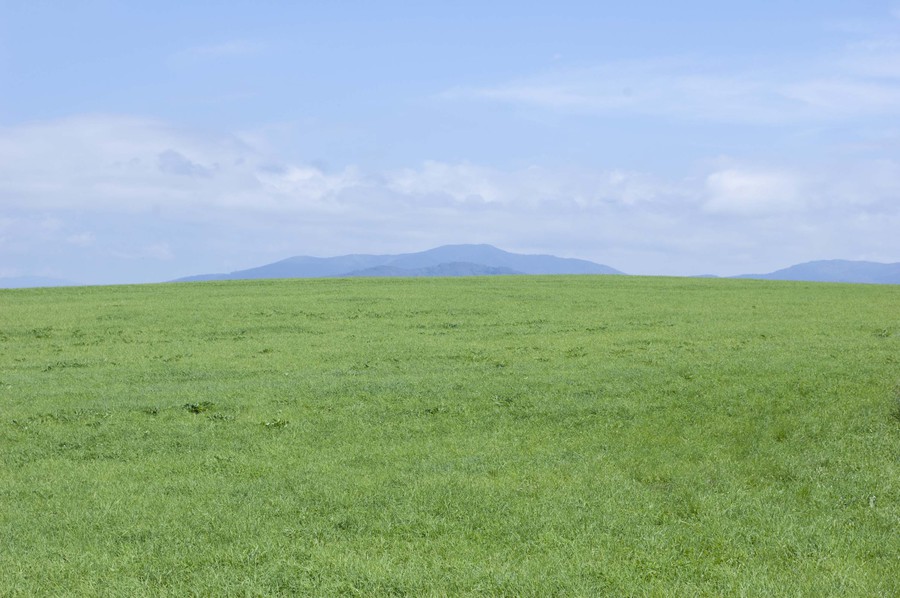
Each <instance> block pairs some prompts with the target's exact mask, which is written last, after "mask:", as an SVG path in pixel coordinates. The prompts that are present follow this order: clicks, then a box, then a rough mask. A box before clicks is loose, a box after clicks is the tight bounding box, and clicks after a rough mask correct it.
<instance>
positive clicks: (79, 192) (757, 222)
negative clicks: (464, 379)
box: [0, 115, 900, 282]
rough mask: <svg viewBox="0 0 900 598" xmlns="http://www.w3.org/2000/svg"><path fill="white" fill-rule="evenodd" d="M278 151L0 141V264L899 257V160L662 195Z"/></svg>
mask: <svg viewBox="0 0 900 598" xmlns="http://www.w3.org/2000/svg"><path fill="white" fill-rule="evenodd" d="M265 147H266V145H265V144H264V143H256V142H254V143H252V144H251V143H249V142H248V141H246V140H244V139H241V138H239V137H237V136H231V135H209V134H206V133H199V132H197V131H191V130H184V129H179V128H177V127H172V126H169V125H167V124H166V123H162V122H159V121H151V120H145V119H135V118H127V117H110V116H98V115H94V116H84V117H73V118H69V119H64V120H60V121H55V122H46V123H32V124H29V125H23V126H20V127H13V128H6V129H3V130H0V250H2V252H3V253H4V254H5V255H8V256H15V259H16V260H17V262H18V263H23V264H25V263H32V264H33V266H32V267H31V268H25V267H20V268H19V269H20V270H22V271H23V272H26V273H27V271H29V270H30V271H38V270H39V269H40V268H42V267H43V265H44V264H62V265H58V266H56V269H57V270H59V271H61V272H63V273H66V272H68V271H70V270H71V271H72V272H73V273H71V274H67V275H66V276H64V277H66V278H70V279H75V280H80V281H85V282H115V281H129V280H142V279H141V278H135V274H134V272H136V271H137V270H136V264H140V268H142V270H141V272H143V273H144V274H142V276H143V277H144V278H143V280H147V279H150V280H166V279H171V278H175V277H177V276H179V275H182V276H183V275H189V274H196V273H200V272H204V271H228V270H236V269H240V268H245V267H251V266H254V265H259V264H262V263H266V262H268V261H274V260H276V259H281V258H284V257H287V256H289V255H296V254H301V253H310V254H317V255H335V254H341V253H350V252H354V251H361V252H381V251H383V252H390V251H408V250H413V249H424V248H427V247H430V246H434V245H438V244H441V243H460V242H488V243H494V244H497V245H499V246H501V247H504V248H506V249H510V250H514V251H533V252H549V253H556V254H564V255H570V256H576V257H584V258H587V259H595V260H597V261H600V262H603V263H608V264H610V265H612V266H614V267H617V268H620V269H622V270H625V271H627V272H635V273H651V272H652V273H670V274H672V273H682V274H696V273H703V272H717V273H741V272H746V271H750V270H760V269H762V270H764V269H765V265H771V266H772V267H773V269H774V267H780V266H784V265H787V264H789V263H791V262H797V261H803V260H805V259H817V258H824V257H845V258H850V259H853V258H855V257H858V256H860V255H863V254H865V255H872V254H874V253H877V252H878V251H881V254H883V255H888V254H890V251H886V250H884V249H879V248H883V247H890V246H894V247H896V242H895V240H893V239H894V237H895V233H896V231H895V228H894V227H896V226H900V215H898V205H897V200H896V198H897V197H900V163H898V162H897V161H896V160H893V159H868V160H863V159H858V160H855V161H845V162H842V163H840V164H837V165H825V164H823V165H806V166H804V167H800V166H796V165H794V166H792V165H791V164H789V163H784V164H779V165H777V166H773V165H771V164H763V163H753V162H749V161H742V160H740V159H738V158H729V159H725V158H723V159H720V160H718V161H716V162H714V163H712V164H711V165H707V166H706V167H702V166H701V165H698V169H699V171H695V172H692V173H690V176H682V177H674V178H673V177H669V178H664V177H660V176H658V175H655V174H653V173H650V172H645V171H635V170H624V169H616V168H608V169H586V168H584V167H574V166H573V167H568V168H563V167H554V168H550V167H546V166H524V167H520V168H507V169H501V168H496V167H491V166H488V165H484V164H479V163H474V162H465V161H461V162H445V161H437V160H432V161H426V162H423V163H421V164H418V165H411V166H409V167H406V168H397V169H391V170H384V171H380V172H365V171H363V170H362V169H360V168H358V167H355V166H352V165H349V166H346V167H344V168H341V169H336V170H325V169H323V168H319V167H316V166H312V165H309V164H303V163H290V162H284V161H280V160H279V159H278V156H276V155H274V154H272V153H270V150H268V149H262V148H265ZM892 244H893V245H892ZM767 256H769V257H767ZM895 259H900V256H897V258H895ZM754 260H755V261H754ZM766 260H768V261H766ZM99 263H104V264H110V263H111V264H119V266H116V267H118V268H120V270H119V271H118V272H119V274H118V277H117V278H115V277H114V275H113V274H107V276H109V277H110V279H102V280H97V279H94V278H91V276H95V275H93V274H91V271H92V270H93V268H95V265H96V264H99ZM152 264H155V266H152V267H151V265H152ZM176 267H177V268H178V270H173V268H176ZM79 268H81V269H82V270H83V272H82V274H80V275H79V274H78V273H77V272H75V270H77V269H79ZM109 268H111V269H109V272H114V271H115V270H114V268H112V267H111V266H110V267H109Z"/></svg>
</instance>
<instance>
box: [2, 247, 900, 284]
mask: <svg viewBox="0 0 900 598" xmlns="http://www.w3.org/2000/svg"><path fill="white" fill-rule="evenodd" d="M513 274H625V273H624V272H621V271H619V270H616V269H615V268H612V267H610V266H606V265H603V264H597V263H594V262H590V261H587V260H580V259H573V258H560V257H556V256H553V255H523V254H517V253H510V252H507V251H503V250H501V249H498V248H496V247H493V246H491V245H444V246H442V247H437V248H434V249H430V250H427V251H421V252H417V253H403V254H397V255H368V254H352V255H343V256H337V257H326V258H321V257H310V256H297V257H290V258H287V259H284V260H281V261H277V262H273V263H271V264H266V265H263V266H259V267H256V268H250V269H247V270H239V271H236V272H229V273H219V274H200V275H196V276H189V277H186V278H179V279H177V280H175V281H172V282H198V281H209V280H248V279H262V278H334V277H378V276H406V277H421V276H496V275H513ZM734 278H754V279H764V280H795V281H810V282H848V283H870V284H900V263H893V264H883V263H877V262H866V261H849V260H820V261H813V262H807V263H804V264H797V265H794V266H790V267H788V268H784V269H782V270H777V271H775V272H770V273H768V274H744V275H741V276H736V277H734ZM76 284H77V283H75V282H70V281H66V280H59V279H52V278H41V277H18V278H2V279H0V288H25V287H50V286H67V285H76Z"/></svg>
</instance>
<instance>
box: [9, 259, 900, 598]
mask: <svg viewBox="0 0 900 598" xmlns="http://www.w3.org/2000/svg"><path fill="white" fill-rule="evenodd" d="M0 455H2V458H0V595H2V596H38V595H110V596H118V595H121V596H135V595H154V596H165V595H171V596H185V595H203V596H209V595H322V596H330V595H363V596H380V595H416V596H420V595H423V596H427V595H509V596H551V595H565V596H598V595H610V596H629V595H631V596H664V595H677V596H704V595H706V596H729V595H730V596H736V595H755V596H898V595H900V575H898V568H897V567H898V562H900V534H898V526H900V287H898V286H867V285H842V284H816V283H791V282H771V281H749V280H708V279H673V278H639V277H605V276H597V277H593V276H587V277H586V276H581V277H565V276H547V277H491V278H459V279H329V280H303V281H300V280H281V281H245V282H210V283H196V284H169V285H144V286H121V287H73V288H57V289H23V290H5V291H0Z"/></svg>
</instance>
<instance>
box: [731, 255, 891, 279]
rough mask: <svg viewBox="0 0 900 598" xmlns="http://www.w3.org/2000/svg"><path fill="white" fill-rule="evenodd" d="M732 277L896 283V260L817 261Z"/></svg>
mask: <svg viewBox="0 0 900 598" xmlns="http://www.w3.org/2000/svg"><path fill="white" fill-rule="evenodd" d="M734 278H756V279H761V280H796V281H805V282H850V283H867V284H900V262H897V263H893V264H883V263H880V262H867V261H853V260H817V261H813V262H806V263H803V264H796V265H794V266H789V267H787V268H783V269H781V270H776V271H775V272H770V273H769V274H742V275H740V276H735V277H734Z"/></svg>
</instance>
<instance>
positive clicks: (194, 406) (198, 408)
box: [184, 401, 216, 413]
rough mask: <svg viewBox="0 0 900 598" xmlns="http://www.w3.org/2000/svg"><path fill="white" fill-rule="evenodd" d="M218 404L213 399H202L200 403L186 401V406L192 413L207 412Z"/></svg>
mask: <svg viewBox="0 0 900 598" xmlns="http://www.w3.org/2000/svg"><path fill="white" fill-rule="evenodd" d="M215 406H216V404H215V403H213V402H212V401H200V402H199V403H185V404H184V408H185V409H187V410H188V411H190V412H191V413H206V412H207V411H210V410H212V408H213V407H215Z"/></svg>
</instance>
